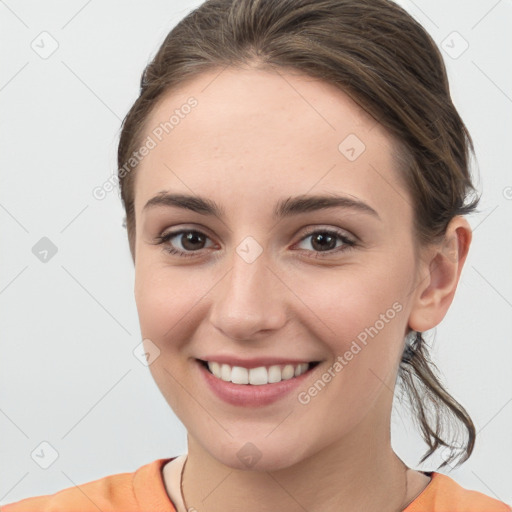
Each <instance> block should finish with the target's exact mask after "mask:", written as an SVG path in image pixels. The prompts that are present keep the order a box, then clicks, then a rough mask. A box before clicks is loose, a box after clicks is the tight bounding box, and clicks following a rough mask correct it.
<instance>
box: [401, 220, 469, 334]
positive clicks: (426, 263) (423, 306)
mask: <svg viewBox="0 0 512 512" xmlns="http://www.w3.org/2000/svg"><path fill="white" fill-rule="evenodd" d="M471 239H472V232H471V227H470V225H469V223H468V222H467V220H466V219H465V218H464V217H461V216H456V217H454V218H453V219H452V220H451V221H450V223H449V224H448V227H447V229H446V233H445V237H444V240H443V241H442V242H441V243H440V244H436V245H432V246H431V247H429V248H428V249H426V251H425V254H426V257H425V258H424V260H423V264H422V266H421V269H422V270H421V274H420V276H419V279H418V283H417V285H416V290H415V292H414V299H413V306H412V309H411V313H410V316H409V326H410V327H411V329H414V330H415V331H419V332H425V331H427V330H429V329H432V328H434V327H435V326H436V325H438V324H439V323H440V322H441V320H442V319H443V318H444V317H445V315H446V313H447V311H448V308H449V307H450V304H451V303H452V300H453V297H454V295H455V291H456V289H457V285H458V282H459V278H460V274H461V271H462V267H463V266H464V263H465V261H466V257H467V255H468V251H469V246H470V244H471Z"/></svg>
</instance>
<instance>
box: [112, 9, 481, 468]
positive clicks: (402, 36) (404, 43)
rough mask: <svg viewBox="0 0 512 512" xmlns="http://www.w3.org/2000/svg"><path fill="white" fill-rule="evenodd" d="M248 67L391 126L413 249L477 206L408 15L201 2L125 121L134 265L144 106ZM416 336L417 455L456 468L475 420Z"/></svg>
mask: <svg viewBox="0 0 512 512" xmlns="http://www.w3.org/2000/svg"><path fill="white" fill-rule="evenodd" d="M244 65H252V66H253V67H256V68H258V69H269V68H288V69H294V70H297V71H299V72H302V73H303V74H306V75H309V76H311V77H313V78H318V79H321V80H324V81H325V82H328V83H331V84H333V85H335V86H337V87H338V88H340V89H341V90H342V91H344V92H345V93H346V94H348V95H350V96H351V97H352V99H354V100H355V101H356V102H357V103H358V104H359V105H361V106H362V107H363V108H364V109H365V110H366V111H367V112H368V113H369V114H371V115H372V116H373V117H374V118H375V119H377V120H378V121H379V122H380V123H381V125H382V126H384V127H385V128H386V129H387V131H388V133H389V134H390V135H391V136H392V137H393V138H394V139H395V140H397V141H398V147H399V148H400V149H401V151H400V155H398V156H399V157H400V158H399V161H400V173H401V174H400V175H401V176H402V177H403V179H404V182H405V184H406V186H407V189H408V191H409V193H410V196H411V197H412V199H413V208H414V223H415V232H416V235H417V239H418V245H423V244H428V243H432V242H438V241H440V240H443V238H444V234H445V231H446V227H447V225H448V223H449V221H450V220H451V219H452V218H453V217H454V216H456V215H464V214H467V213H470V212H472V211H474V210H475V209H476V206H477V204H478V201H479V198H478V197H474V198H473V199H472V201H471V202H469V203H467V202H466V201H467V198H468V196H469V194H470V193H471V194H473V193H475V192H476V190H475V188H474V187H473V185H472V183H471V177H470V174H469V169H468V166H469V158H470V152H473V144H472V141H471V137H470V135H469V133H468V131H467V129H466V126H465V125H464V123H463V121H462V119H461V118H460V116H459V114H458V113H457V110H456V109H455V107H454V105H453V103H452V100H451V97H450V92H449V85H448V79H447V74H446V70H445V66H444V63H443V59H442V56H441V54H440V52H439V50H438V48H437V46H436V44H435V43H434V41H433V40H432V38H431V37H430V36H429V35H428V33H427V32H426V31H425V30H424V29H423V28H422V26H421V25H420V24H419V23H417V22H416V21H415V20H414V19H413V18H412V17H411V16H410V15H409V14H408V13H407V12H406V11H405V10H403V9H402V8H401V7H399V6H397V5H396V4H395V3H393V2H391V1H388V0H208V1H206V2H204V3H203V4H202V5H200V6H199V7H198V8H197V9H195V10H193V11H192V12H190V13H189V14H188V15H187V16H186V17H185V18H184V19H182V20H181V21H180V22H179V23H178V24H177V25H176V26H175V27H174V28H173V29H172V30H171V32H170V33H169V34H168V35H167V37H166V39H165V41H164V42H163V44H162V45H161V47H160V49H159V50H158V52H157V53H156V55H155V56H154V58H153V60H152V61H151V62H150V63H149V64H148V66H147V67H146V69H145V70H144V72H143V74H142V78H141V84H140V95H139V97H138V98H137V100H136V101H135V103H134V105H133V106H132V108H131V109H130V111H129V112H128V114H127V115H126V117H125V119H124V122H123V126H122V131H121V136H120V141H119V148H118V169H119V172H118V177H119V183H120V189H121V198H122V201H123V204H124V208H125V210H126V226H127V230H128V240H129V245H130V251H131V254H132V258H133V260H134V261H135V229H136V227H135V214H134V193H135V191H134V185H133V184H134V177H135V172H134V171H135V169H136V167H137V165H136V164H137V163H136V162H134V164H133V165H131V163H132V160H133V159H131V156H132V155H133V153H134V151H136V150H137V149H138V147H139V146H140V144H141V142H142V140H143V136H144V135H145V130H146V126H145V125H146V121H147V119H148V117H149V115H150V113H151V112H152V111H153V110H154V108H155V106H156V105H157V104H158V102H159V101H160V100H162V98H163V97H164V95H165V94H166V93H167V92H169V91H170V90H172V89H174V88H176V87H178V86H181V85H183V84H184V83H185V82H186V81H188V80H190V79H192V78H194V77H196V76H198V75H200V74H201V73H204V72H205V71H209V70H213V69H216V68H218V69H219V70H220V69H221V68H222V67H227V66H231V67H242V66H244ZM127 162H130V166H128V167H127V165H126V164H127ZM127 169H128V171H127ZM412 335H413V336H412V338H413V341H412V343H410V342H409V341H406V343H405V349H404V352H403V355H402V360H401V362H400V368H399V377H400V378H401V384H402V386H403V388H404V389H405V390H406V391H407V394H408V396H409V399H410V402H411V405H412V408H413V410H414V413H415V414H414V417H415V420H416V421H417V422H418V423H419V426H420V429H421V432H422V436H423V438H424V440H425V442H426V443H427V445H428V447H429V449H428V451H427V452H426V454H425V455H424V456H423V458H422V459H421V461H420V462H423V461H424V460H425V459H427V458H428V457H430V456H431V455H432V454H433V453H434V451H435V450H437V449H438V448H441V447H447V448H449V449H450V455H449V456H448V457H446V460H445V461H444V463H442V464H441V466H440V467H443V466H445V465H446V464H448V463H451V462H452V461H453V460H454V459H455V458H456V457H457V456H458V455H462V457H461V460H460V461H459V462H458V464H462V463H463V462H465V461H466V460H467V459H468V458H469V456H470V455H471V452H472V451H473V447H474V442H475V427H474V425H473V422H472V421H471V418H470V416H469V415H468V413H467V412H466V411H465V409H464V408H463V407H462V406H461V405H460V404H459V403H458V402H457V401H456V400H455V399H454V398H453V397H452V396H451V395H450V394H449V393H448V392H447V391H446V390H445V388H444V387H443V385H442V384H441V382H440V381H439V378H438V377H437V376H436V374H435V370H436V367H435V366H434V365H433V363H432V362H431V361H430V360H429V358H428V352H427V350H426V347H425V340H424V339H423V337H422V334H421V333H414V332H413V333H412ZM409 339H411V337H410V336H408V337H407V340H409ZM432 409H433V413H434V417H432V415H431V414H430V411H431V410H432ZM445 420H447V422H448V423H449V424H451V425H452V426H454V425H455V424H456V425H455V426H460V425H462V426H463V427H465V429H466V430H467V437H468V439H467V441H466V442H465V444H464V445H463V446H462V448H461V445H459V444H458V442H456V440H455V442H450V441H449V440H447V439H446V436H445V427H446V425H444V424H443V422H444V421H445ZM448 420H449V421H448ZM457 448H461V450H460V452H461V453H459V454H458V453H457ZM458 464H457V465H458Z"/></svg>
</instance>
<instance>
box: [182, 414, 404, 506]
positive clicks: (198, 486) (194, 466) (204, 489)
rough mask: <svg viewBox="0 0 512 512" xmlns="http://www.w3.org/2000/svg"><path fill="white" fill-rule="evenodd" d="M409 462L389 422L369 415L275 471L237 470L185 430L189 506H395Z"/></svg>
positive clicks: (185, 484)
mask: <svg viewBox="0 0 512 512" xmlns="http://www.w3.org/2000/svg"><path fill="white" fill-rule="evenodd" d="M406 470H407V466H406V465H405V464H404V463H403V462H402V461H401V460H400V459H399V458H398V457H397V456H396V454H395V453H394V452H393V450H392V448H391V442H390V433H389V428H381V429H376V428H375V422H374V419H373V418H367V419H366V421H363V422H362V423H361V424H359V425H358V426H357V427H356V428H355V429H353V431H352V432H351V433H349V434H348V435H347V436H345V437H344V438H343V439H342V440H340V441H338V442H337V443H335V444H333V445H330V446H327V447H325V448H324V449H323V450H321V451H320V452H317V453H315V454H314V455H313V456H311V457H308V458H306V459H302V460H300V462H298V463H296V464H293V465H291V466H289V467H286V468H284V469H279V470H276V471H264V470H260V471H255V470H239V469H233V468H231V467H228V466H226V465H224V464H222V463H220V462H219V461H218V460H216V459H214V458H213V457H212V456H211V455H209V454H208V452H206V451H204V450H203V449H202V447H201V446H200V445H199V443H197V442H196V441H195V439H194V438H193V437H191V436H189V446H188V458H187V463H186V466H185V470H184V473H183V494H184V497H185V501H186V506H187V507H188V510H190V509H191V508H192V509H196V510H197V511H201V510H205V509H207V510H208V511H209V512H221V511H222V512H224V511H225V510H242V509H243V510H244V511H246V512H252V511H254V512H256V511H259V512H261V511H275V510H287V511H297V512H299V511H304V510H307V511H308V512H320V511H321V512H331V511H333V512H334V511H340V510H342V511H343V512H356V511H357V512H360V511H363V510H364V511H372V510H379V512H398V511H401V510H402V509H403V508H405V506H406V505H407V500H408V496H407V495H406V491H407V486H406V482H407V480H406Z"/></svg>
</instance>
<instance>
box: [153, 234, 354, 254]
mask: <svg viewBox="0 0 512 512" xmlns="http://www.w3.org/2000/svg"><path fill="white" fill-rule="evenodd" d="M184 233H196V234H199V235H202V236H205V237H206V238H209V237H208V236H207V235H206V234H204V233H202V232H201V231H198V230H196V229H181V230H179V231H172V232H169V233H166V234H165V235H160V236H157V237H156V238H155V245H161V244H164V243H166V242H168V241H169V240H170V239H171V238H174V237H175V236H177V235H182V234H184ZM319 233H320V234H327V235H329V236H334V237H337V238H338V239H340V240H341V241H342V242H343V244H344V245H343V246H341V247H338V248H336V249H330V250H328V251H313V252H315V253H316V256H311V257H313V258H323V257H327V256H332V255H333V254H335V253H339V252H344V251H349V250H351V249H353V248H354V247H355V246H356V245H357V244H356V242H355V241H354V240H351V239H350V238H348V237H347V236H345V235H344V234H343V233H341V232H339V231H337V230H332V229H317V230H315V231H310V232H309V233H307V234H305V235H304V236H303V237H302V238H301V240H300V242H302V241H304V240H305V239H306V238H308V237H310V236H312V235H316V234H319ZM300 242H299V243H300ZM162 249H163V250H164V251H165V252H167V253H169V254H173V255H176V256H179V257H182V258H190V257H193V256H196V253H198V252H200V250H199V251H191V252H185V251H181V250H179V249H175V248H174V247H171V246H169V245H167V246H164V247H162ZM301 250H306V249H301ZM307 252H310V251H307ZM324 255H325V256H324Z"/></svg>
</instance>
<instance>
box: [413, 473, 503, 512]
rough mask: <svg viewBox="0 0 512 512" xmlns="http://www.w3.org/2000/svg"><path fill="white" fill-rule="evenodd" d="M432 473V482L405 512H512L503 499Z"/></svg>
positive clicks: (440, 474)
mask: <svg viewBox="0 0 512 512" xmlns="http://www.w3.org/2000/svg"><path fill="white" fill-rule="evenodd" d="M430 475H431V477H432V480H431V481H430V483H429V484H428V485H427V487H426V488H425V489H424V490H423V491H422V492H421V493H420V495H419V496H418V497H417V498H416V499H415V500H414V501H413V502H412V503H410V504H409V506H408V507H407V508H406V509H405V510H404V511H403V512H512V508H511V507H510V505H507V504H506V503H504V502H503V501H499V500H498V499H495V498H492V497H490V496H487V495H486V494H483V493H481V492H478V491H472V490H469V489H465V488H464V487H462V486H461V485H459V484H458V483H457V482H456V481H455V480H453V478H450V477H449V476H447V475H443V474H442V473H437V472H435V471H433V472H432V473H430Z"/></svg>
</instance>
